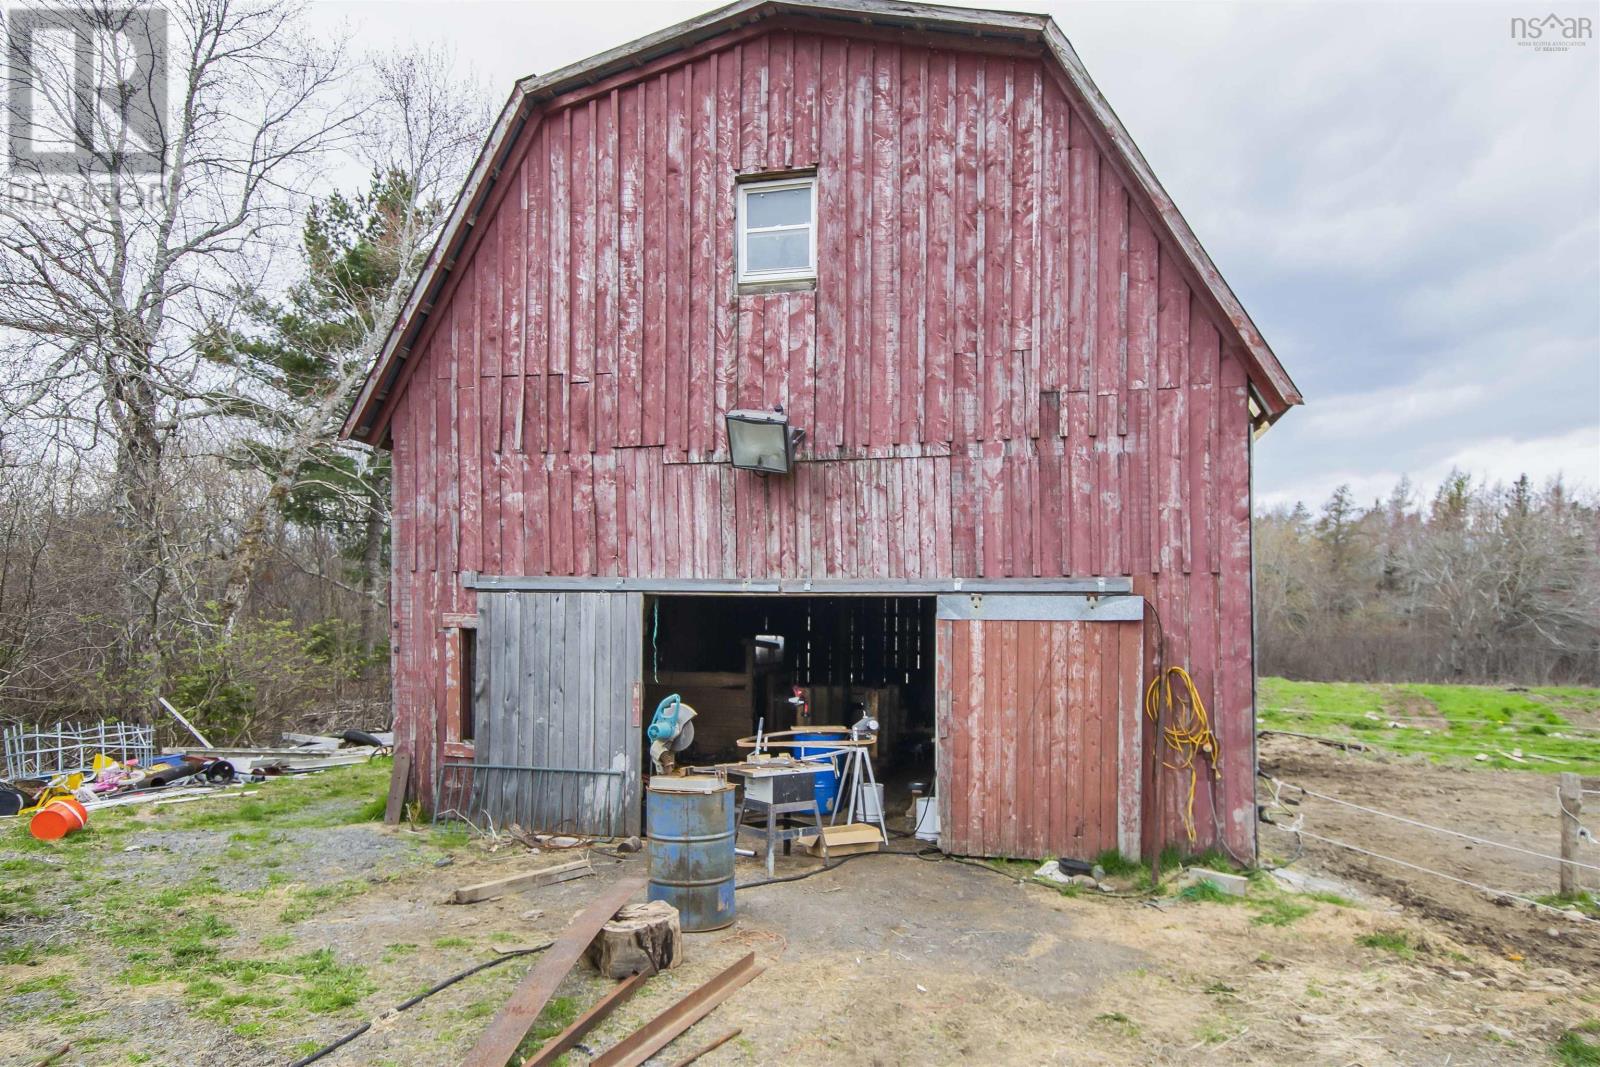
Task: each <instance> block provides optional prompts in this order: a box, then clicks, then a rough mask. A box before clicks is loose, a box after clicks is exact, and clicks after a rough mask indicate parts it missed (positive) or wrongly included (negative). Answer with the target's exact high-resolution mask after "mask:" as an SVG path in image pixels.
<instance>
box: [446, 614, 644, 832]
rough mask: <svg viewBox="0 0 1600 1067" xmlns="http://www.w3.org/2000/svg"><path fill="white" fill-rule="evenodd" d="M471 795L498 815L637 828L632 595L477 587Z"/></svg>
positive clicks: (542, 824) (501, 819)
mask: <svg viewBox="0 0 1600 1067" xmlns="http://www.w3.org/2000/svg"><path fill="white" fill-rule="evenodd" d="M478 606H479V616H480V622H479V630H478V672H477V677H476V679H475V682H476V698H477V699H476V708H477V713H476V719H477V722H478V724H479V725H478V727H477V743H476V745H475V751H474V760H473V763H474V766H473V801H474V806H475V807H477V808H478V809H479V810H480V811H482V812H485V813H487V814H488V815H490V816H492V817H493V818H494V820H495V821H496V822H497V823H499V824H500V825H506V824H510V823H515V824H517V825H519V826H521V827H523V828H525V829H529V830H538V831H548V832H556V831H560V832H563V833H573V834H585V835H587V834H595V835H601V836H616V835H623V834H634V833H638V832H639V784H640V782H639V766H640V764H639V760H640V751H639V746H640V732H639V722H638V712H637V710H636V709H635V684H636V683H637V682H638V680H639V665H640V663H641V662H642V657H643V646H642V641H643V603H642V598H641V596H640V594H638V593H588V592H559V593H552V592H537V593H534V592H505V593H480V594H479V597H478Z"/></svg>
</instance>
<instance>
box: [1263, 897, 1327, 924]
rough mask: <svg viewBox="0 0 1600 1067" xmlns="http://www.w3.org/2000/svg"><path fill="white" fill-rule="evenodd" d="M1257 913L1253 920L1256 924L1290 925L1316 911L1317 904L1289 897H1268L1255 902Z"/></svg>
mask: <svg viewBox="0 0 1600 1067" xmlns="http://www.w3.org/2000/svg"><path fill="white" fill-rule="evenodd" d="M1254 906H1255V908H1256V914H1255V915H1254V916H1253V917H1252V918H1251V920H1250V921H1251V922H1252V923H1254V924H1255V925H1256V926H1288V925H1289V924H1290V923H1292V922H1294V921H1295V920H1296V919H1303V918H1305V917H1306V916H1307V915H1310V914H1311V913H1312V912H1314V911H1316V910H1317V909H1316V906H1315V905H1313V904H1306V903H1303V902H1301V901H1298V900H1291V899H1290V898H1288V897H1267V898H1265V899H1263V900H1261V901H1258V902H1255V903H1254Z"/></svg>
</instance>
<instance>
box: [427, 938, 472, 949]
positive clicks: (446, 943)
mask: <svg viewBox="0 0 1600 1067" xmlns="http://www.w3.org/2000/svg"><path fill="white" fill-rule="evenodd" d="M471 945H472V942H471V941H469V940H468V939H466V938H464V937H455V936H451V937H441V938H438V939H437V940H435V941H434V943H433V947H434V948H470V947H471Z"/></svg>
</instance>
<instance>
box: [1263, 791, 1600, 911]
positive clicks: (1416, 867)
mask: <svg viewBox="0 0 1600 1067" xmlns="http://www.w3.org/2000/svg"><path fill="white" fill-rule="evenodd" d="M1261 777H1263V778H1265V779H1266V780H1267V781H1269V782H1271V783H1272V785H1273V797H1272V802H1271V804H1270V805H1269V806H1270V807H1272V808H1274V809H1276V810H1278V811H1281V812H1283V813H1284V814H1286V815H1291V814H1292V815H1293V816H1294V821H1293V822H1292V823H1288V824H1284V823H1272V825H1274V826H1276V827H1277V828H1278V829H1280V830H1282V831H1284V832H1285V833H1288V834H1292V835H1293V836H1294V837H1295V838H1296V839H1297V840H1299V839H1301V838H1310V839H1311V840H1313V841H1321V842H1323V843H1324V844H1328V845H1332V846H1334V847H1335V848H1342V849H1345V850H1346V851H1349V852H1354V853H1357V854H1359V855H1362V856H1367V857H1370V858H1372V859H1377V860H1383V861H1385V862H1387V863H1393V864H1396V865H1398V866H1400V867H1405V868H1407V869H1409V870H1413V871H1417V872H1420V873H1422V874H1429V875H1432V876H1434V877H1436V878H1442V879H1444V880H1445V881H1449V882H1455V883H1456V884H1458V885H1464V886H1468V887H1470V888H1472V889H1476V890H1479V891H1480V892H1483V893H1487V894H1488V895H1489V896H1491V897H1498V898H1503V899H1506V900H1515V901H1518V902H1520V903H1523V904H1526V905H1528V906H1529V907H1532V908H1535V909H1538V910H1540V911H1547V912H1550V913H1552V914H1556V915H1561V916H1563V917H1564V918H1567V919H1575V920H1577V921H1580V922H1583V923H1586V924H1590V925H1600V920H1596V919H1592V918H1590V917H1588V916H1587V915H1583V914H1582V913H1580V912H1576V911H1573V910H1571V909H1568V908H1558V907H1554V906H1552V905H1550V904H1546V903H1544V902H1543V901H1540V900H1535V899H1534V898H1533V897H1530V896H1528V895H1526V894H1524V893H1515V892H1512V891H1511V890H1509V889H1500V888H1497V887H1495V886H1490V885H1485V884H1484V883H1482V882H1476V881H1473V880H1472V879H1470V878H1462V877H1460V876H1458V875H1454V874H1450V873H1448V872H1445V871H1440V870H1435V869H1434V868H1432V867H1426V866H1423V865H1422V864H1420V863H1415V862H1412V861H1411V860H1405V859H1401V858H1399V857H1398V856H1390V855H1387V854H1385V853H1382V852H1377V851H1374V850H1373V849H1369V848H1364V847H1362V846H1360V845H1354V844H1351V843H1350V842H1348V841H1341V840H1339V839H1338V838H1334V837H1328V836H1326V835H1323V834H1319V833H1316V832H1314V831H1311V830H1308V829H1306V827H1305V821H1306V817H1305V813H1304V812H1290V811H1289V809H1288V808H1287V807H1285V806H1284V805H1283V800H1282V793H1283V790H1284V789H1286V788H1287V789H1293V790H1296V791H1298V792H1299V793H1301V794H1303V795H1305V796H1309V797H1316V798H1317V799H1318V800H1325V801H1328V802H1329V803H1333V804H1338V805H1342V806H1344V807H1346V808H1351V809H1354V810H1356V811H1360V812H1363V813H1365V814H1369V815H1375V816H1379V817H1381V818H1385V819H1392V820H1394V821H1395V822H1399V823H1404V824H1406V825H1408V826H1412V827H1415V828H1417V829H1419V830H1425V831H1428V832H1430V833H1436V834H1441V835H1444V836H1448V837H1455V838H1461V839H1465V840H1467V841H1471V842H1474V843H1475V844H1480V845H1486V846H1488V847H1491V848H1499V849H1504V850H1506V851H1508V852H1517V853H1520V854H1522V855H1526V856H1533V857H1535V858H1538V859H1544V860H1550V861H1552V862H1555V863H1564V864H1568V865H1570V866H1573V867H1579V868H1583V869H1585V870H1590V871H1600V866H1596V865H1595V864H1592V863H1584V862H1582V861H1580V860H1575V859H1563V858H1562V857H1560V856H1556V855H1552V854H1550V853H1547V852H1540V851H1537V850H1535V849H1530V848H1524V847H1523V846H1521V845H1514V844H1510V843H1508V842H1505V841H1496V840H1494V839H1493V838H1487V837H1479V836H1477V835H1476V834H1469V833H1464V832H1463V831H1460V830H1452V829H1450V828H1449V827H1445V826H1435V825H1433V824H1432V823H1426V822H1423V821H1421V820H1420V819H1412V818H1410V817H1408V816H1405V815H1396V814H1395V813H1393V812H1389V811H1383V810H1381V809H1379V808H1373V807H1368V806H1367V805H1365V804H1357V803H1355V802H1353V801H1349V800H1345V799H1343V798H1341V797H1336V796H1333V795H1331V794H1329V793H1321V792H1318V791H1316V790H1313V789H1307V788H1306V787H1305V786H1302V785H1298V784H1296V783H1294V782H1287V781H1284V780H1283V779H1281V778H1275V777H1273V776H1272V775H1269V774H1263V775H1262V776H1261ZM1587 791H1588V790H1586V792H1587ZM1557 802H1558V803H1559V802H1560V797H1559V795H1558V796H1557ZM1563 810H1565V809H1564V808H1563ZM1568 814H1570V812H1569V813H1568ZM1269 821H1270V820H1269Z"/></svg>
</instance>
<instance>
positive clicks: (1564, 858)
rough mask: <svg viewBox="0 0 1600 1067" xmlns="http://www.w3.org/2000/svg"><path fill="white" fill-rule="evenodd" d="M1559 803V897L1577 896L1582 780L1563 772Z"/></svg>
mask: <svg viewBox="0 0 1600 1067" xmlns="http://www.w3.org/2000/svg"><path fill="white" fill-rule="evenodd" d="M1556 798H1557V799H1558V800H1560V802H1561V895H1562V896H1563V897H1576V896H1577V895H1578V868H1577V866H1576V861H1577V859H1578V817H1579V816H1581V815H1582V814H1583V779H1581V778H1579V777H1578V776H1577V775H1576V774H1574V773H1572V772H1571V771H1566V772H1563V773H1562V775H1561V784H1560V786H1558V787H1557V788H1556Z"/></svg>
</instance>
